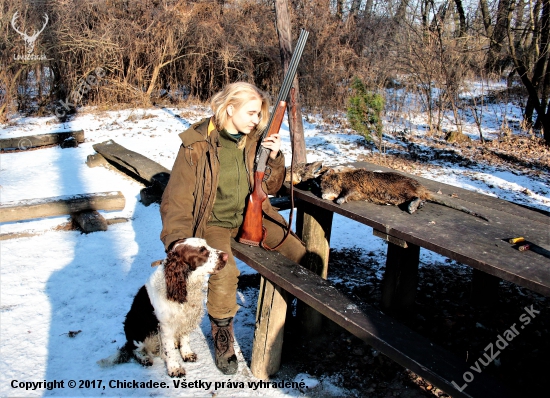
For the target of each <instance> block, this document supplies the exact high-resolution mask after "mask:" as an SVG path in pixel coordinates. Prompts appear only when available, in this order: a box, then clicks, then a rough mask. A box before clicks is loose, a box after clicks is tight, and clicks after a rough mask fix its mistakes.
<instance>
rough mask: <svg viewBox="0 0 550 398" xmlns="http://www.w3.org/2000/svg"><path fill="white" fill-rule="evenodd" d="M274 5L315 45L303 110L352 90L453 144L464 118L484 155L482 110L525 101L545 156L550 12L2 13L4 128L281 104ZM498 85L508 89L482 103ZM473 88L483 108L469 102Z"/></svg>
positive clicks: (439, 5) (509, 5)
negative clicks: (257, 101) (373, 96)
mask: <svg viewBox="0 0 550 398" xmlns="http://www.w3.org/2000/svg"><path fill="white" fill-rule="evenodd" d="M277 3H279V5H280V3H285V4H284V5H286V6H287V7H288V10H289V13H290V20H291V25H292V37H293V39H294V40H295V39H296V37H297V36H298V33H299V29H300V28H304V29H307V30H308V31H309V32H310V36H309V40H308V44H307V46H306V49H305V52H304V55H303V57H302V62H301V64H300V68H299V71H298V72H299V79H300V102H301V104H302V106H303V107H304V108H305V109H306V110H307V111H311V112H317V111H318V112H320V113H321V114H323V115H325V114H329V113H331V112H333V111H339V110H340V111H345V110H346V107H347V106H348V101H349V97H350V95H352V89H351V85H352V82H353V78H354V77H359V78H360V79H361V80H362V81H363V82H364V84H365V87H366V89H367V90H369V91H370V92H373V93H381V94H382V95H383V96H384V99H385V108H386V109H390V110H392V111H393V114H394V115H401V116H402V117H406V115H407V114H411V113H412V112H414V111H417V110H420V111H423V112H426V113H427V117H428V120H427V126H428V129H429V131H430V132H433V133H434V134H436V135H437V134H441V133H442V128H441V126H442V123H443V119H444V117H446V116H445V115H448V114H451V115H453V116H452V117H451V118H452V123H453V124H454V125H455V126H456V130H457V131H458V132H461V126H462V121H463V119H464V117H465V115H466V114H468V116H469V117H473V118H474V120H475V121H476V124H478V126H479V132H480V140H481V141H482V142H483V141H484V139H483V132H482V129H481V125H482V118H483V114H482V111H481V109H482V108H480V107H479V106H480V105H481V106H482V105H483V102H484V101H488V100H490V99H491V96H494V95H497V94H498V95H500V96H502V95H503V96H504V97H507V96H510V95H518V94H519V95H520V97H521V98H522V103H523V104H524V105H523V107H524V115H523V122H522V123H521V125H520V126H517V127H518V128H519V129H521V130H524V131H526V132H529V133H531V134H533V135H537V134H540V136H543V137H544V140H545V142H546V143H547V144H548V143H550V112H549V110H548V96H549V90H550V73H549V71H548V59H549V57H548V46H549V36H550V23H549V18H550V0H494V1H490V0H479V1H474V0H472V1H469V0H443V1H434V0H418V1H414V0H389V1H377V0H347V1H345V0H307V1H306V0H268V1H264V0H198V1H181V0H133V1H128V0H72V1H69V0H60V1H49V0H0V65H1V69H0V120H1V121H4V122H5V121H7V115H9V114H11V113H14V112H17V111H19V112H23V113H26V114H36V115H46V114H51V113H56V115H58V116H60V117H66V116H67V114H68V113H71V112H74V111H75V109H76V108H78V106H80V105H96V106H98V107H99V109H111V108H112V107H114V106H115V105H116V106H120V105H129V106H132V107H137V106H148V105H152V104H164V103H170V104H172V106H173V105H174V104H178V103H180V102H181V101H189V100H198V101H204V100H206V99H208V98H209V97H210V96H211V95H212V94H213V93H214V92H216V91H217V90H219V89H220V88H221V87H222V86H223V85H225V84H227V83H229V82H233V81H237V80H244V81H248V82H251V83H255V84H256V85H258V86H259V87H260V88H262V89H264V90H266V91H268V92H270V93H271V94H272V96H273V97H274V98H275V97H276V94H277V90H278V88H279V86H280V83H281V80H282V75H283V70H282V67H281V55H280V51H279V41H278V36H277V30H276V24H275V20H276V16H275V9H276V6H277ZM41 29H42V30H41ZM37 33H38V34H37ZM25 36H26V37H25ZM25 55H26V57H25ZM97 71H101V75H100V76H99V77H101V79H99V78H98V75H97ZM501 79H506V80H507V82H508V88H507V90H504V92H499V93H493V92H490V91H489V88H488V87H489V82H490V81H491V80H501ZM471 81H476V82H478V87H479V88H478V95H477V96H473V97H472V96H470V97H469V98H468V100H467V101H465V100H464V99H463V98H462V97H461V94H462V93H463V92H464V90H465V87H466V83H467V82H471ZM87 83H90V84H87ZM92 83H93V84H92ZM515 83H517V84H515ZM392 88H394V89H397V90H391V89H392ZM388 89H390V90H388ZM392 93H393V94H392ZM403 93H407V94H414V95H413V96H411V95H399V94H403ZM501 99H502V97H501ZM504 101H506V98H504ZM60 104H61V105H63V107H62V108H60ZM67 104H69V105H67ZM63 110H67V111H70V112H65V111H63ZM449 111H451V112H449ZM545 126H547V128H546V129H545V128H544V127H545ZM507 129H509V126H506V118H503V126H502V132H503V134H505V133H506V132H507Z"/></svg>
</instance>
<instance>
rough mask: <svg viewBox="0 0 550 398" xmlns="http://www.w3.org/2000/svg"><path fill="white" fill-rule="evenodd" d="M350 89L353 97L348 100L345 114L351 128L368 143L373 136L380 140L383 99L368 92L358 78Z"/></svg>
mask: <svg viewBox="0 0 550 398" xmlns="http://www.w3.org/2000/svg"><path fill="white" fill-rule="evenodd" d="M351 89H352V90H353V95H352V96H351V97H350V99H349V105H348V112H347V118H348V121H349V123H350V125H351V128H352V129H354V130H355V131H357V132H358V133H359V134H361V135H362V136H363V137H365V139H367V140H368V141H373V134H374V135H375V137H376V138H377V139H378V140H381V139H382V111H383V110H384V97H383V96H382V95H380V94H377V93H374V92H371V91H368V90H367V88H366V87H365V84H364V83H363V82H362V81H361V79H359V78H358V77H355V78H354V79H353V81H352V82H351Z"/></svg>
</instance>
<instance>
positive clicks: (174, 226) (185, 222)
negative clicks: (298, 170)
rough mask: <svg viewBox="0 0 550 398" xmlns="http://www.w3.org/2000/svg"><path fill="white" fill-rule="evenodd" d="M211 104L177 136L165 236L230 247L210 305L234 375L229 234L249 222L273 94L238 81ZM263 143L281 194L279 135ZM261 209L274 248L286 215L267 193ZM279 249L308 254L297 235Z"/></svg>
mask: <svg viewBox="0 0 550 398" xmlns="http://www.w3.org/2000/svg"><path fill="white" fill-rule="evenodd" d="M210 104H211V108H212V111H213V116H212V117H210V118H206V119H203V120H202V121H200V122H198V123H195V124H193V125H192V126H191V127H190V128H189V129H187V130H186V131H184V132H183V133H181V134H180V135H179V137H180V138H181V141H182V144H181V146H180V149H179V152H178V155H177V158H176V161H175V163H174V167H173V168H172V173H171V176H170V180H169V182H168V185H167V187H166V190H165V191H164V195H163V197H162V203H161V208H160V211H161V217H162V225H163V228H162V232H161V240H162V242H163V243H164V246H165V249H166V251H169V250H170V249H171V248H172V246H173V245H174V243H175V242H177V241H178V240H180V239H184V238H188V237H192V236H194V237H200V238H204V239H206V241H207V243H208V244H209V245H210V246H212V247H213V248H215V249H218V250H223V251H224V252H226V253H228V254H229V261H228V262H227V265H226V267H225V268H224V269H223V270H222V271H220V272H219V273H217V274H216V275H212V276H211V277H210V279H209V281H208V299H207V304H206V306H207V310H208V315H209V317H210V322H211V325H212V337H213V339H214V346H215V356H216V358H215V359H216V366H217V367H218V369H220V370H221V371H222V372H223V373H224V374H234V373H236V372H237V368H238V362H237V357H236V356H235V351H234V348H233V342H234V336H233V317H234V316H235V314H236V313H237V310H238V309H239V306H238V305H237V297H236V295H237V283H238V281H239V279H238V276H239V270H238V269H237V265H236V263H235V259H234V258H233V256H232V255H231V239H233V238H235V237H236V235H237V233H238V231H239V227H240V226H241V224H242V222H243V213H244V207H245V203H246V197H247V195H248V194H249V193H250V192H251V191H252V188H253V186H252V185H253V181H254V180H253V177H254V157H255V154H256V150H257V148H258V145H259V142H258V141H259V138H260V133H261V131H262V130H263V129H264V128H265V126H266V125H267V121H268V119H269V99H268V97H267V95H266V94H265V93H264V92H262V91H261V90H259V89H258V88H257V87H256V86H254V85H252V84H249V83H244V82H237V83H233V84H229V85H227V86H226V87H225V88H224V89H223V90H222V91H220V92H218V93H217V94H215V95H214V96H213V97H212V99H211V101H210ZM262 145H263V146H264V147H266V148H268V149H270V150H271V154H270V157H269V160H268V163H267V166H268V170H266V176H268V177H267V178H266V179H265V181H264V191H265V192H266V193H267V194H275V193H276V192H277V191H278V190H279V189H280V188H281V185H282V183H283V180H284V176H285V160H284V156H283V154H282V152H280V150H279V149H280V147H281V139H280V136H279V134H274V135H271V136H270V137H268V138H266V139H265V140H264V141H263V143H262ZM269 169H271V170H269ZM263 213H264V217H263V225H264V227H265V228H266V230H267V237H266V240H265V243H266V244H267V246H270V247H274V246H275V245H277V244H278V243H279V242H281V241H282V239H283V236H284V232H285V230H284V229H285V227H286V222H285V220H284V218H283V217H282V216H281V215H280V214H279V213H278V212H277V211H275V209H273V208H272V207H271V204H270V203H269V200H266V201H264V202H263ZM278 251H279V252H280V253H281V254H283V255H284V256H286V257H288V258H289V259H291V260H293V261H294V262H297V263H299V262H300V261H301V260H302V258H303V257H304V255H305V253H306V250H305V248H304V246H303V244H302V242H300V240H299V239H297V238H296V237H295V236H293V235H292V234H290V235H289V236H288V239H286V240H285V242H284V243H283V244H282V245H281V246H280V247H279V249H278Z"/></svg>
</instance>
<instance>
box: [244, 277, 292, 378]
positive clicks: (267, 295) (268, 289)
mask: <svg viewBox="0 0 550 398" xmlns="http://www.w3.org/2000/svg"><path fill="white" fill-rule="evenodd" d="M286 309H287V300H286V292H285V291H284V290H282V289H281V288H280V287H279V286H277V285H274V284H273V283H272V282H270V281H269V280H267V279H265V278H264V277H263V276H262V278H261V280H260V290H259V295H258V306H257V309H256V327H255V329H254V342H253V345H252V360H251V362H250V370H251V371H252V374H253V375H254V376H256V377H257V378H258V379H262V380H265V379H267V378H268V377H269V376H271V375H273V374H275V373H276V372H277V371H278V370H279V367H280V366H281V353H282V350H283V335H284V327H285V319H286Z"/></svg>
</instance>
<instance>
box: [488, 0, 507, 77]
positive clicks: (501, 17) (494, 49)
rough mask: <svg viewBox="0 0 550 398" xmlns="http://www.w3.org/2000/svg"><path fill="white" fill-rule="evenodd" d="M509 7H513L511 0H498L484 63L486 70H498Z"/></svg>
mask: <svg viewBox="0 0 550 398" xmlns="http://www.w3.org/2000/svg"><path fill="white" fill-rule="evenodd" d="M510 7H512V8H513V7H514V3H513V1H512V0H499V2H498V9H497V20H496V22H495V27H494V30H493V34H492V36H491V43H490V44H489V53H488V54H487V63H486V64H485V67H486V69H487V71H488V72H500V71H499V69H500V68H499V66H500V65H499V58H500V51H501V49H502V43H503V42H504V40H505V38H506V33H507V31H508V27H509V25H510V19H511V15H509V14H510V13H509V11H510Z"/></svg>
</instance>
